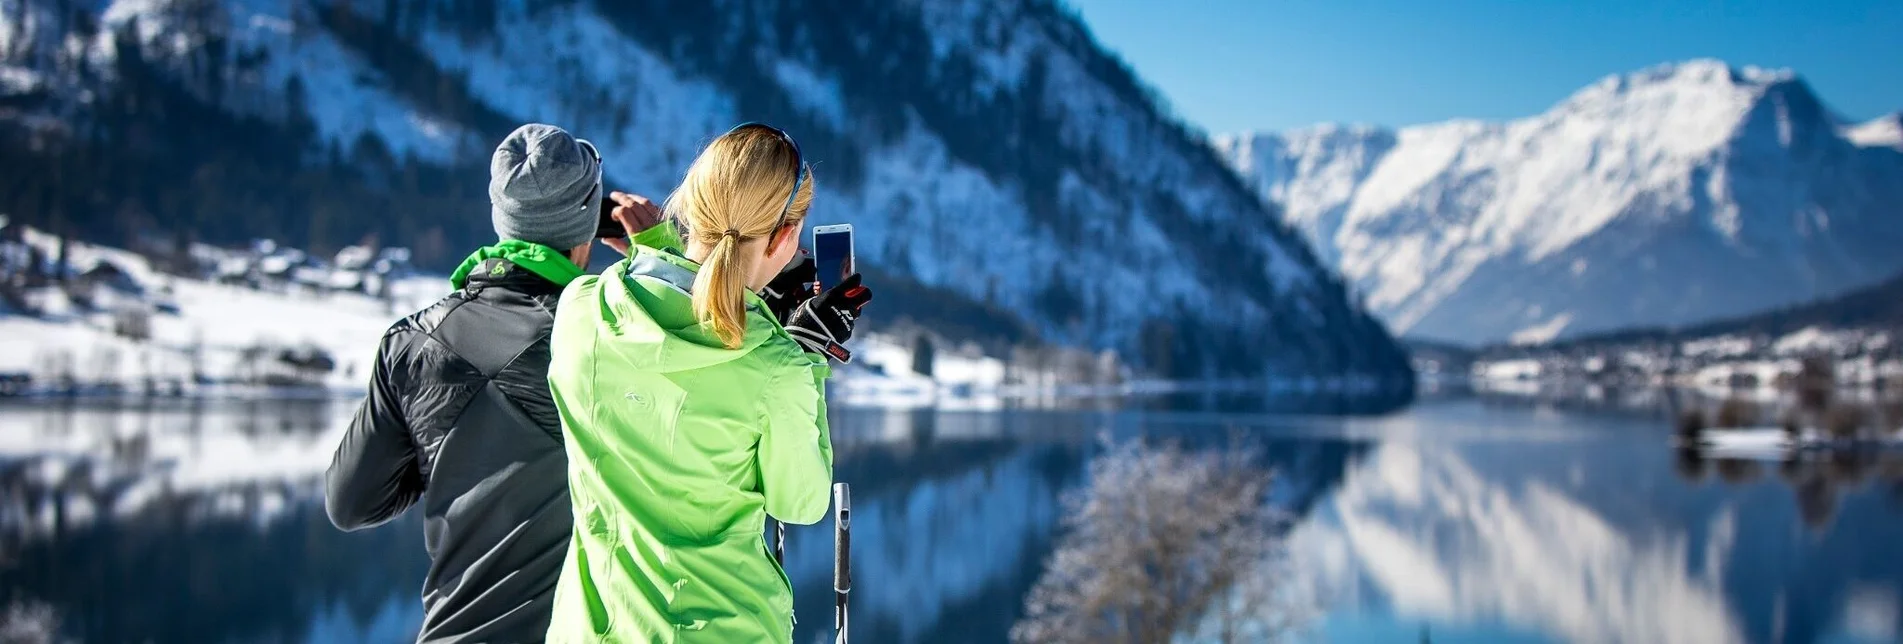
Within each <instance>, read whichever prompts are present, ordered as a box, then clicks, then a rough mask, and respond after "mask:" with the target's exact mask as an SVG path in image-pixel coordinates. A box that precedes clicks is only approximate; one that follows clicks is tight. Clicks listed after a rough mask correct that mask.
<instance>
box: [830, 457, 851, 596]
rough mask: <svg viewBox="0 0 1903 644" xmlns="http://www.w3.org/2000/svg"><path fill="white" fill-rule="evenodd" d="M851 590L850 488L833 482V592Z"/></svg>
mask: <svg viewBox="0 0 1903 644" xmlns="http://www.w3.org/2000/svg"><path fill="white" fill-rule="evenodd" d="M851 591H852V488H850V487H848V486H847V485H846V484H845V483H834V484H833V592H836V593H842V594H843V593H847V592H851Z"/></svg>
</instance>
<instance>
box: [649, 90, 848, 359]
mask: <svg viewBox="0 0 1903 644" xmlns="http://www.w3.org/2000/svg"><path fill="white" fill-rule="evenodd" d="M812 203H813V181H812V177H811V176H810V171H808V170H806V169H805V167H804V166H803V164H802V162H801V160H800V157H799V152H798V151H797V150H796V149H795V148H794V147H793V145H792V142H791V141H790V140H789V139H787V138H785V137H783V136H781V134H780V133H779V132H777V131H776V130H773V129H771V128H767V127H763V126H762V127H746V126H743V127H739V128H735V129H734V130H733V131H731V132H728V133H726V134H723V135H721V136H720V138H717V139H714V142H713V143H711V144H709V145H708V146H707V149H706V150H702V151H701V153H700V156H699V157H698V158H696V159H694V164H693V165H692V166H690V167H689V168H688V169H687V176H686V177H685V178H683V179H682V180H681V185H680V187H679V188H676V189H675V190H674V194H672V195H669V196H668V198H667V206H666V208H667V213H668V216H669V217H671V218H672V219H674V220H675V221H679V222H684V223H686V224H687V237H688V241H689V242H690V244H691V245H693V246H694V247H698V248H705V249H707V255H706V256H705V257H703V258H701V262H700V272H699V274H697V275H696V276H695V277H694V290H693V298H694V318H695V319H697V320H699V321H700V323H701V325H703V326H705V327H706V328H708V329H709V330H711V331H712V332H713V334H714V336H715V337H716V338H718V339H719V340H720V343H721V345H722V346H725V347H727V348H729V349H737V348H739V347H740V346H741V344H742V342H743V341H744V340H745V339H746V335H747V299H746V297H747V276H749V275H751V274H752V273H753V268H754V267H753V263H754V262H756V261H758V257H759V254H760V253H759V250H758V248H759V247H758V246H756V244H764V243H766V240H767V239H768V238H770V237H772V236H773V234H774V233H775V232H777V231H778V230H779V228H780V226H781V225H785V226H794V227H796V228H797V227H798V226H799V225H800V223H801V222H804V221H805V220H806V212H807V210H808V209H809V208H811V207H812ZM782 213H784V217H782Z"/></svg>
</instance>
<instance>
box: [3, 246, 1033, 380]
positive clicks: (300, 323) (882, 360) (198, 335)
mask: <svg viewBox="0 0 1903 644" xmlns="http://www.w3.org/2000/svg"><path fill="white" fill-rule="evenodd" d="M24 239H25V242H26V244H27V245H29V246H32V247H34V248H37V249H39V251H40V252H41V253H43V254H44V255H45V256H46V257H49V258H51V257H57V256H58V255H57V252H58V240H57V239H55V238H54V237H52V236H51V235H47V234H44V233H40V232H38V231H32V230H28V231H26V233H25V234H24ZM205 252H214V251H209V250H208V251H205ZM228 252H230V253H232V254H233V256H234V257H235V255H236V253H237V251H228ZM67 253H68V259H67V264H68V269H69V270H70V272H71V273H73V274H84V273H87V272H89V271H92V270H94V269H95V268H97V267H99V266H100V265H101V264H102V263H110V264H111V265H113V266H115V267H117V268H118V269H119V270H120V271H123V272H124V273H125V274H126V275H127V276H128V277H129V278H130V281H131V282H132V283H136V284H137V285H138V287H139V289H138V291H139V292H138V293H136V294H134V293H128V292H125V291H122V290H115V289H112V288H105V287H100V288H95V289H93V296H92V299H93V300H94V301H93V303H92V306H90V307H80V306H76V305H74V304H73V302H72V301H71V298H69V297H68V296H67V295H66V294H65V293H63V292H61V291H60V290H59V289H57V288H42V289H32V290H29V292H28V293H26V296H25V297H26V299H27V301H29V302H30V303H31V304H32V306H33V307H34V308H36V309H37V310H38V315H26V314H23V313H21V312H18V311H11V310H7V309H4V308H0V374H27V375H29V376H31V377H32V378H33V382H34V383H35V384H34V385H33V387H32V388H31V390H30V391H32V392H38V393H45V392H47V391H49V387H51V386H52V384H53V383H57V382H62V381H70V382H73V383H75V385H76V386H77V387H79V388H80V389H81V390H82V391H89V392H91V393H94V394H99V393H115V394H116V393H125V392H131V393H134V394H137V393H142V392H144V391H146V387H147V385H146V383H148V382H154V383H158V385H156V388H157V389H158V390H159V391H161V392H163V393H166V394H170V393H173V392H174V391H175V392H176V393H177V394H179V395H185V396H205V397H284V396H306V397H308V396H335V397H353V396H357V395H360V394H361V393H362V391H363V388H364V386H365V383H366V382H367V378H368V374H369V371H368V369H369V368H370V366H371V365H372V364H373V360H374V359H375V355H374V354H375V349H376V345H377V340H378V338H379V337H380V336H381V335H382V334H383V331H384V330H385V329H386V328H388V327H389V325H390V323H391V322H393V321H394V320H396V319H398V318H399V317H401V316H403V315H407V314H409V313H410V312H413V311H415V310H417V309H420V308H422V307H423V306H426V305H428V304H429V303H430V302H432V301H435V300H436V299H437V298H440V297H442V296H443V295H444V294H446V293H447V292H448V290H449V283H448V280H447V279H445V278H444V277H442V276H438V275H427V276H413V277H404V278H400V279H394V280H392V281H391V288H390V292H391V297H390V298H389V300H388V301H385V300H383V299H380V298H377V297H372V296H370V295H366V294H363V293H358V292H342V291H329V290H324V289H312V288H305V287H302V286H297V285H292V284H269V283H267V284H265V285H263V286H261V287H252V286H249V285H235V284H221V283H216V282H213V281H207V280H196V279H189V278H183V277H179V276H175V275H169V274H165V273H162V272H159V271H157V270H154V268H153V267H152V266H151V265H150V263H149V262H148V261H147V260H146V258H144V257H142V256H140V255H138V254H136V253H132V252H127V251H123V250H118V249H113V248H107V247H102V246H95V245H90V244H83V243H72V244H70V245H69V248H68V250H67ZM223 259H224V260H227V261H229V260H232V259H233V257H225V258H223ZM266 261H267V262H268V261H269V260H268V259H267V260H266ZM300 270H304V269H300ZM309 270H315V271H328V270H331V269H327V268H322V267H315V268H311V269H309ZM335 274H341V271H335V272H334V273H333V275H335ZM331 277H332V276H331V275H319V276H317V277H315V278H313V279H312V280H310V281H314V282H318V283H324V282H328V281H331ZM128 312H137V313H138V314H140V315H141V316H142V317H144V318H146V319H148V320H149V325H148V326H149V331H148V336H149V337H147V338H146V339H143V340H135V339H133V338H131V337H127V335H126V334H124V333H120V332H118V331H117V330H116V329H115V326H116V323H119V322H120V321H122V320H123V319H125V317H126V315H127V314H128ZM875 314H876V313H875ZM852 345H853V349H854V350H855V351H856V352H857V359H856V360H855V361H854V363H853V364H851V365H846V366H843V367H841V368H839V369H837V370H836V374H837V375H836V377H835V378H834V380H833V382H832V393H833V395H834V398H835V399H836V400H842V401H843V402H846V403H848V404H856V405H873V406H898V407H917V406H938V407H949V408H964V409H991V408H998V407H1000V406H1002V405H1003V403H1004V399H1005V398H1006V397H1016V396H1023V395H1025V394H1027V393H1032V392H1034V391H1035V390H1040V389H1044V388H1048V387H1039V386H1029V387H1027V386H1015V387H1006V386H1005V377H1006V373H1005V371H1006V370H1005V365H1004V362H1003V361H1001V360H998V359H995V358H989V357H985V356H982V355H977V354H975V353H971V352H960V351H956V350H943V349H941V350H939V351H937V352H936V354H935V356H934V358H933V360H932V363H933V369H932V371H933V375H932V376H931V377H927V376H924V375H920V374H917V373H914V372H913V371H912V364H913V355H912V348H911V346H910V344H909V343H906V342H902V341H900V339H899V338H894V337H887V336H881V335H877V334H868V335H867V336H866V337H862V338H857V339H855V340H854V341H853V343H852ZM313 349H314V350H316V351H319V352H321V353H322V354H323V355H326V356H328V357H329V358H330V359H331V361H332V363H333V366H332V368H330V369H329V370H328V371H326V372H323V373H321V375H319V374H316V373H314V372H306V373H305V374H303V375H305V376H308V377H307V378H304V379H303V380H304V381H308V382H307V384H305V385H304V386H298V387H289V388H287V387H267V386H263V385H259V384H256V383H257V382H258V381H259V380H260V378H259V377H258V376H259V375H260V373H262V372H263V371H268V368H267V367H261V366H260V364H259V363H261V362H263V363H270V362H272V361H275V360H277V356H279V355H280V352H283V351H291V352H293V353H298V354H300V355H302V354H303V353H308V352H310V351H311V350H313ZM194 374H197V375H199V376H202V377H194ZM1030 380H1031V381H1032V382H1036V379H1030Z"/></svg>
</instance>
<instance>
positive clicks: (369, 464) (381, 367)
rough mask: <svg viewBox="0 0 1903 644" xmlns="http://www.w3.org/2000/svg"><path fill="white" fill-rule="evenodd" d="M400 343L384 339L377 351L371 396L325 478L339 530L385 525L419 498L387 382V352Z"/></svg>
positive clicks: (412, 460) (418, 478) (408, 443)
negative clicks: (384, 523)
mask: <svg viewBox="0 0 1903 644" xmlns="http://www.w3.org/2000/svg"><path fill="white" fill-rule="evenodd" d="M398 337H399V334H397V333H390V334H386V335H385V336H384V338H383V343H382V345H381V346H379V347H378V348H377V360H376V368H375V370H374V371H373V372H372V373H371V376H370V395H369V396H367V397H365V398H364V400H363V405H362V406H361V407H358V408H357V415H356V417H355V418H353V419H352V420H351V421H350V428H349V429H348V430H346V431H345V432H344V438H343V441H341V442H339V443H338V444H337V454H336V455H335V456H333V457H331V461H330V470H329V471H327V472H325V474H324V510H325V511H326V512H327V513H329V514H330V522H331V523H332V524H333V525H336V526H337V527H338V528H340V529H343V530H360V529H363V528H368V527H372V526H375V525H378V524H381V523H383V522H385V521H389V520H390V519H393V518H395V517H396V515H398V514H402V513H403V510H405V509H407V508H409V507H410V505H411V504H413V503H416V500H417V499H418V498H421V497H422V496H423V475H422V471H421V470H420V469H419V468H418V466H417V461H416V444H415V442H414V441H413V440H412V439H411V438H410V430H409V426H408V425H407V423H405V422H404V420H403V412H402V410H401V409H400V408H399V404H400V403H399V401H400V400H401V399H400V398H399V397H398V395H397V393H396V388H395V383H393V382H391V375H390V368H389V361H390V360H391V359H392V358H393V356H391V355H390V350H391V347H392V346H393V341H394V340H396V339H398Z"/></svg>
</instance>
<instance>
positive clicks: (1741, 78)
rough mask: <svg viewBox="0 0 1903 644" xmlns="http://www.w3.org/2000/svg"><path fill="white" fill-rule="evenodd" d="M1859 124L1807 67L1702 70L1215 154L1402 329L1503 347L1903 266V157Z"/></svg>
mask: <svg viewBox="0 0 1903 644" xmlns="http://www.w3.org/2000/svg"><path fill="white" fill-rule="evenodd" d="M1838 121H1839V119H1838V118H1837V117H1835V116H1833V115H1832V114H1831V112H1830V111H1829V110H1828V109H1827V108H1826V107H1825V106H1824V105H1823V103H1822V101H1821V100H1820V99H1818V98H1817V97H1816V95H1815V93H1814V92H1813V91H1812V90H1811V88H1810V87H1809V85H1808V84H1807V83H1805V82H1804V81H1803V79H1802V77H1800V76H1798V75H1797V74H1795V73H1794V72H1791V71H1789V70H1769V69H1763V68H1756V67H1732V66H1730V65H1727V64H1725V63H1723V62H1722V61H1716V60H1708V59H1701V60H1693V61H1688V62H1683V63H1676V64H1664V65H1658V66H1654V67H1649V68H1646V69H1644V70H1640V71H1637V72H1633V73H1629V74H1618V75H1612V76H1608V77H1606V78H1604V79H1601V80H1600V81H1598V82H1595V83H1593V84H1591V85H1588V86H1587V87H1585V88H1582V89H1580V90H1579V91H1577V92H1574V93H1573V94H1572V95H1570V96H1568V97H1567V98H1566V99H1564V100H1562V101H1560V102H1559V103H1557V104H1556V105H1555V106H1554V107H1553V108H1551V109H1549V110H1547V111H1546V112H1543V113H1541V114H1538V115H1534V116H1530V117H1526V118H1522V119H1515V120H1509V121H1500V122H1484V121H1473V120H1458V121H1449V122H1445V123H1435V124H1427V125H1419V126H1411V127H1406V128H1400V129H1398V130H1388V129H1383V128H1367V127H1363V128H1358V129H1350V128H1342V127H1339V126H1332V125H1325V126H1319V127H1317V128H1308V129H1303V130H1296V131H1292V132H1286V133H1262V134H1233V135H1222V136H1218V137H1215V138H1214V139H1213V147H1215V148H1216V149H1217V150H1219V151H1220V152H1222V153H1223V154H1224V156H1225V157H1226V158H1228V159H1230V161H1231V164H1232V166H1234V167H1237V168H1238V170H1239V172H1242V173H1244V174H1245V176H1246V177H1248V178H1249V180H1250V182H1251V184H1252V186H1253V187H1255V189H1256V190H1257V191H1258V192H1259V193H1260V194H1262V195H1264V197H1265V198H1269V199H1271V200H1275V201H1278V202H1280V203H1283V204H1285V206H1286V212H1287V213H1288V217H1289V220H1290V222H1291V224H1293V225H1295V226H1296V227H1298V228H1301V229H1302V230H1303V231H1304V233H1305V234H1307V235H1308V237H1309V240H1310V242H1311V244H1313V245H1314V246H1316V248H1317V254H1318V255H1320V256H1322V257H1326V258H1330V259H1331V260H1332V261H1335V262H1336V265H1337V266H1338V268H1339V269H1340V270H1341V272H1342V273H1343V274H1344V276H1345V278H1346V279H1348V280H1349V281H1350V282H1351V283H1352V284H1353V285H1354V288H1355V290H1356V291H1357V292H1359V293H1361V294H1363V296H1364V297H1365V298H1366V300H1367V303H1368V305H1369V307H1370V308H1371V309H1372V310H1374V311H1376V313H1377V314H1378V315H1379V316H1381V317H1383V318H1384V319H1385V320H1386V321H1388V322H1389V324H1390V325H1391V326H1392V328H1394V329H1395V331H1396V332H1397V333H1401V334H1407V335H1416V336H1428V337H1436V338H1443V339H1448V340H1455V341H1460V342H1466V343H1487V342H1494V341H1503V340H1506V339H1508V338H1510V337H1513V336H1514V335H1516V334H1525V337H1526V339H1528V340H1539V339H1543V338H1542V337H1532V336H1543V337H1544V339H1550V338H1552V337H1560V336H1565V335H1570V334H1577V333H1584V332H1591V331H1595V330H1605V329H1611V328H1619V327H1624V326H1631V325H1634V324H1646V323H1653V324H1684V323H1690V322H1693V321H1696V320H1698V319H1704V318H1711V317H1720V316H1724V315H1730V314H1741V313H1744V312H1748V311H1751V310H1755V309H1758V308H1763V307H1766V306H1772V305H1776V304H1779V303H1784V302H1791V301H1797V300H1802V299H1810V298H1815V297H1820V296H1824V295H1828V294H1830V293H1834V292H1839V291H1842V290H1845V289H1848V288H1854V287H1856V286H1859V285H1862V284H1867V283H1870V282H1873V281H1875V280H1878V279H1882V278H1883V277H1886V276H1888V275H1889V274H1890V273H1892V272H1894V271H1895V270H1897V269H1899V268H1903V262H1899V261H1898V260H1897V259H1896V258H1895V257H1893V255H1894V253H1890V252H1888V251H1886V250H1885V247H1886V245H1889V247H1894V246H1893V244H1895V243H1899V242H1903V225H1900V224H1898V223H1893V222H1894V221H1895V218H1894V216H1892V214H1891V213H1893V212H1894V205H1893V204H1896V203H1903V189H1899V187H1898V185H1899V184H1903V155H1899V154H1897V150H1895V149H1891V148H1886V147H1881V146H1865V145H1861V144H1859V143H1857V142H1856V141H1852V140H1850V139H1847V138H1845V135H1844V134H1843V128H1844V124H1842V123H1839V122H1838ZM1874 127H1875V126H1873V129H1874ZM1872 136H1875V135H1872ZM1317 142H1320V143H1317ZM1740 284H1748V285H1750V286H1739V285H1740Z"/></svg>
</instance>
